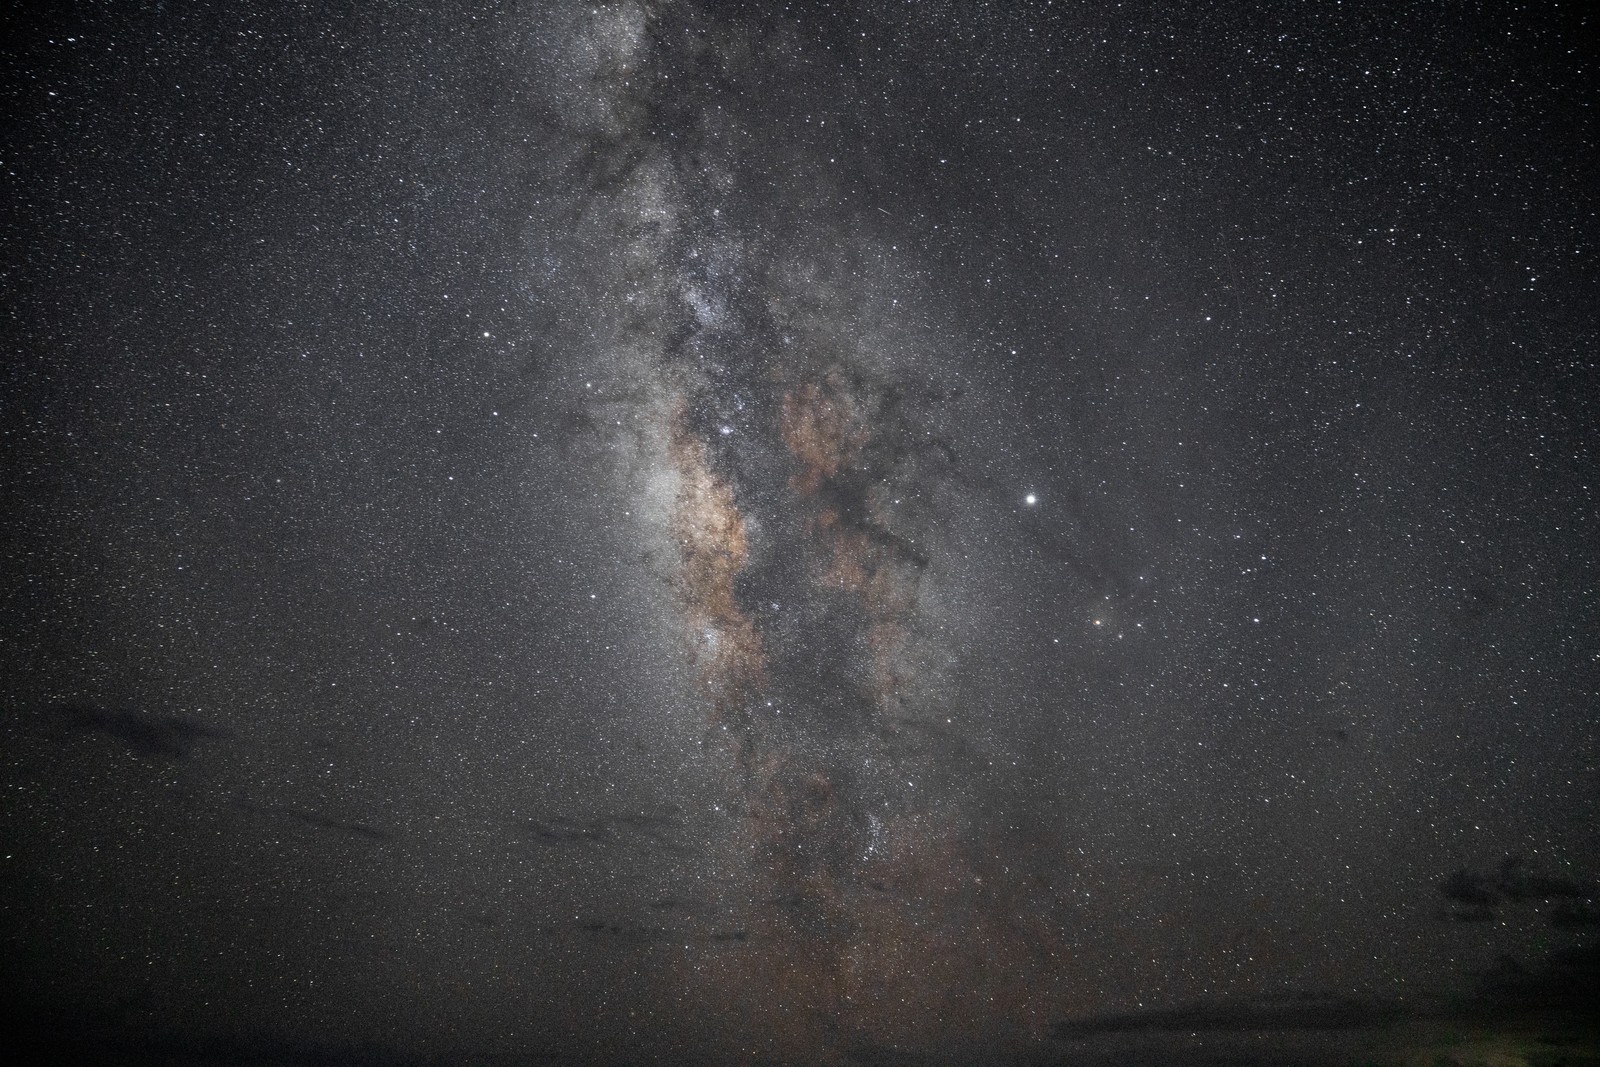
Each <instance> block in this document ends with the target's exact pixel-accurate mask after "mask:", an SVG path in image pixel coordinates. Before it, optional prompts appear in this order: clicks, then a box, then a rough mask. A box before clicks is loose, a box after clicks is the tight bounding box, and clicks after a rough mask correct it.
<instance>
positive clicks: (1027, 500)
mask: <svg viewBox="0 0 1600 1067" xmlns="http://www.w3.org/2000/svg"><path fill="white" fill-rule="evenodd" d="M1022 502H1023V503H1024V504H1026V505H1028V506H1029V507H1030V508H1031V507H1033V505H1035V504H1037V503H1038V502H1039V498H1038V497H1037V496H1035V495H1034V494H1032V493H1029V494H1028V495H1027V496H1025V497H1023V498H1022Z"/></svg>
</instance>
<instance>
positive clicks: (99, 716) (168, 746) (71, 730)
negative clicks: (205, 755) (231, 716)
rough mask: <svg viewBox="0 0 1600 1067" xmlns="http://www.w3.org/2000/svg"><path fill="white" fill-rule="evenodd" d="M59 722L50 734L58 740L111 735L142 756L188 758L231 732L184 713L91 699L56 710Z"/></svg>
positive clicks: (55, 715)
mask: <svg viewBox="0 0 1600 1067" xmlns="http://www.w3.org/2000/svg"><path fill="white" fill-rule="evenodd" d="M53 713H54V717H55V721H54V723H53V724H52V728H51V730H50V733H49V736H51V737H52V738H53V739H54V740H57V741H62V742H66V741H70V740H72V739H73V738H76V737H82V736H94V735H98V736H101V737H110V738H113V739H115V740H118V741H121V742H122V743H123V744H125V745H127V746H128V748H130V749H132V750H133V751H134V752H137V753H139V754H140V755H142V756H161V757H165V758H167V759H175V760H186V759H189V758H190V757H191V756H192V755H193V753H194V749H195V746H196V745H197V744H199V742H201V741H206V740H212V739H216V738H223V737H227V736H228V735H227V733H225V732H224V731H222V730H218V729H216V728H214V727H211V726H207V725H205V724H203V723H201V722H198V721H196V720H194V719H191V718H187V717H185V716H182V715H150V714H147V713H145V712H142V711H137V710H134V709H131V708H120V707H108V706H106V705H102V704H95V703H92V702H90V701H77V702H72V703H67V704H62V705H60V706H59V707H57V708H55V709H53Z"/></svg>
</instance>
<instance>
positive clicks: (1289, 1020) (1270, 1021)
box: [1055, 993, 1400, 1039]
mask: <svg viewBox="0 0 1600 1067" xmlns="http://www.w3.org/2000/svg"><path fill="white" fill-rule="evenodd" d="M1399 1014H1400V1011H1399V1008H1398V1006H1397V1005H1394V1004H1391V1003H1388V1002H1384V1001H1369V1000H1358V999H1355V998H1351V997H1339V996H1331V995H1326V994H1320V993H1295V994H1288V995H1285V996H1281V997H1262V998H1258V999H1253V1000H1225V1001H1201V1002H1197V1003H1194V1004H1188V1005H1183V1006H1179V1007H1175V1008H1160V1009H1155V1010H1151V1011H1141V1012H1126V1013H1120V1014H1111V1015H1097V1016H1091V1017H1089V1018H1085V1019H1072V1020H1067V1021H1065V1022H1061V1023H1058V1024H1057V1025H1056V1028H1055V1035H1056V1036H1057V1037H1059V1038H1065V1039H1083V1038H1090V1037H1101V1036H1104V1035H1108V1034H1139V1033H1165V1032H1183V1033H1200V1032H1207V1031H1240V1030H1357V1029H1365V1028H1367V1027H1373V1026H1381V1025H1384V1024H1386V1023H1388V1022H1391V1021H1393V1020H1394V1019H1396V1018H1397V1017H1398V1016H1399Z"/></svg>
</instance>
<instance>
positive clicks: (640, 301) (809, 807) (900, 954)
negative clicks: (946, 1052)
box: [562, 5, 1059, 1059]
mask: <svg viewBox="0 0 1600 1067" xmlns="http://www.w3.org/2000/svg"><path fill="white" fill-rule="evenodd" d="M575 18H576V20H577V21H576V24H574V25H569V26H566V27H564V32H565V33H567V34H568V35H569V36H568V38H567V40H568V41H569V42H571V47H572V49H573V51H572V53H571V54H572V55H573V56H574V57H575V58H574V60H573V61H574V63H575V64H577V63H578V62H579V61H581V63H582V64H583V68H582V69H575V70H573V71H572V72H571V73H570V74H569V77H570V78H572V79H573V80H574V81H579V82H580V84H581V80H582V79H587V85H588V88H589V89H590V90H591V91H592V92H593V96H592V97H591V98H590V99H589V101H588V104H587V107H586V108H585V109H584V110H583V111H582V112H581V113H579V112H578V111H577V109H573V110H569V111H568V112H566V113H565V114H564V115H563V116H562V122H563V124H564V126H565V128H566V129H567V131H568V133H569V135H570V136H572V137H573V138H574V142H575V145H576V147H575V148H574V150H573V151H572V153H571V156H570V161H571V162H570V164H569V165H570V166H572V167H574V168H576V169H577V170H578V171H579V173H580V174H581V181H582V183H583V184H584V185H586V186H587V187H588V188H589V189H590V190H591V192H590V193H589V195H588V196H587V197H586V198H585V199H584V200H583V202H582V204H581V206H580V210H581V211H582V212H584V213H587V214H589V215H591V217H593V218H595V219H597V220H600V221H598V222H597V223H596V224H595V233H594V238H593V239H594V240H595V241H596V242H597V243H599V244H602V245H603V246H604V249H605V250H604V252H603V253H602V258H603V259H604V260H606V261H608V262H609V263H611V264H612V266H610V267H608V268H606V269H604V270H603V271H602V272H601V274H600V278H599V284H600V285H601V287H602V288H603V291H604V293H605V296H604V298H603V300H602V301H600V302H599V303H598V306H597V308H596V311H595V314H596V318H597V321H598V323H600V329H602V330H605V331H608V332H609V334H610V336H612V337H613V338H614V341H613V345H614V346H615V347H614V348H611V347H601V348H598V349H595V350H591V351H589V352H587V353H586V354H585V358H586V359H588V360H591V361H592V363H591V364H589V365H592V366H595V367H597V368H599V371H598V372H599V373H604V374H606V375H607V376H608V377H609V378H611V379H621V380H628V381H630V382H631V383H632V384H633V385H635V386H637V387H638V388H639V389H640V392H639V394H638V395H637V396H636V397H635V399H634V401H633V402H632V403H633V404H634V407H633V408H632V409H631V410H630V411H629V414H628V418H627V419H626V420H625V421H626V423H627V424H628V425H630V426H633V427H635V428H636V429H635V433H636V434H637V435H638V437H639V439H640V440H639V443H637V444H636V445H635V446H634V448H633V449H632V450H631V452H632V454H634V455H636V456H637V457H638V458H637V460H636V462H637V463H639V464H641V465H643V466H644V467H645V468H646V470H647V471H649V472H653V475H652V476H653V478H654V480H655V481H657V482H659V483H661V484H663V485H665V486H667V487H668V488H666V489H664V490H663V492H664V501H663V503H664V506H662V507H659V508H656V509H654V510H650V509H646V510H645V511H643V512H642V513H641V516H640V518H641V526H640V528H639V530H638V536H639V538H640V540H641V543H644V544H651V543H653V542H659V541H661V540H663V539H666V540H669V541H670V546H667V547H666V548H665V550H664V551H662V552H661V553H660V556H659V562H658V565H659V566H660V568H661V572H662V574H663V577H664V580H665V581H666V582H667V583H668V584H669V585H670V587H671V589H672V591H673V594H674V597H673V602H672V605H673V608H674V609H675V614H674V615H673V617H672V619H671V620H670V624H671V628H672V629H673V630H674V632H675V633H676V635H677V644H678V650H679V653H680V655H681V656H682V657H684V658H686V659H687V660H689V661H691V662H692V663H693V665H694V670H695V674H696V678H697V686H696V694H697V697H698V705H697V707H698V712H697V713H698V714H699V715H701V716H703V724H704V743H705V744H706V745H708V746H710V748H711V749H712V750H713V752H714V754H715V757H714V758H716V759H718V760H720V761H722V762H723V763H724V765H725V770H726V776H727V777H726V781H727V789H728V797H729V800H728V803H729V807H730V809H731V810H732V812H733V813H734V815H735V818H736V819H737V826H736V828H735V830H734V831H733V832H732V834H731V835H730V836H729V838H728V839H727V840H726V841H725V842H724V846H723V847H724V848H725V849H726V850H727V852H728V855H727V857H726V859H727V860H730V861H731V862H732V864H733V867H734V869H735V870H737V871H738V877H737V882H736V885H737V891H736V892H732V893H726V892H725V893H724V894H723V895H724V896H726V897H728V898H729V899H723V900H720V901H718V905H719V906H721V907H724V908H727V909H728V912H729V914H730V917H731V918H732V919H734V920H736V924H737V925H738V926H739V927H740V930H741V934H742V936H741V938H740V940H741V941H742V942H744V943H743V944H742V945H739V946H736V947H734V948H733V949H732V950H729V951H724V952H722V953H720V954H719V955H718V956H717V957H716V958H715V959H714V960H712V961H710V962H706V961H700V962H698V963H697V964H696V965H695V967H694V968H693V971H694V973H693V974H691V975H687V976H685V980H687V981H688V983H689V985H690V987H691V988H693V989H694V990H695V992H696V995H697V996H699V997H701V998H703V1004H702V1006H701V1009H700V1010H701V1011H707V1012H710V1013H711V1014H712V1015H713V1016H716V1015H717V1014H718V1013H719V1012H720V1011H721V1010H722V1009H724V1008H725V1007H726V1006H727V1005H729V1004H732V1005H734V1010H733V1011H732V1013H731V1014H730V1015H728V1016H727V1017H726V1018H725V1019H724V1022H725V1024H726V1025H728V1027H729V1034H728V1037H729V1040H731V1041H734V1042H735V1044H736V1045H737V1046H738V1047H745V1046H744V1044H743V1043H749V1042H752V1041H753V1042H754V1044H753V1045H750V1046H749V1047H750V1048H752V1049H761V1050H762V1051H764V1052H767V1053H774V1054H780V1055H784V1056H789V1057H798V1058H802V1059H813V1058H818V1057H826V1056H829V1055H837V1054H839V1053H840V1052H841V1051H842V1050H845V1049H848V1048H851V1047H854V1046H856V1045H859V1044H861V1043H867V1044H873V1043H879V1042H892V1041H907V1040H910V1041H913V1042H916V1041H926V1040H928V1039H929V1037H930V1036H931V1037H932V1038H933V1040H935V1041H939V1040H945V1039H948V1038H949V1037H951V1035H952V1034H954V1033H959V1032H961V1031H962V1030H963V1029H964V1028H966V1027H968V1026H970V1025H971V1023H972V1022H973V1021H974V1020H975V1019H976V1018H979V1017H983V1018H986V1019H988V1020H989V1022H990V1024H991V1026H993V1025H996V1024H998V1025H999V1026H1000V1027H1001V1029H1003V1027H1004V1026H1005V1025H1012V1026H1015V1027H1019V1028H1020V1029H1021V1030H1022V1031H1025V1030H1026V1029H1027V1023H1028V1021H1029V1020H1030V1018H1031V1019H1032V1020H1033V1021H1034V1022H1035V1024H1036V1025H1035V1030H1034V1033H1033V1034H1032V1036H1034V1037H1038V1036H1040V1032H1041V1031H1039V1030H1038V1028H1037V1027H1038V1026H1039V1025H1042V1024H1041V1023H1039V1022H1038V1021H1039V1020H1041V1019H1043V1018H1044V1016H1043V1015H1039V1014H1037V1013H1032V1014H1030V1012H1029V1010H1028V1009H1029V1007H1030V1004H1031V1002H1032V1000H1033V999H1035V998H1041V997H1042V998H1048V997H1050V996H1052V994H1053V989H1052V985H1051V983H1050V982H1049V981H1048V980H1044V979H1043V977H1042V976H1043V975H1044V974H1045V973H1046V972H1047V971H1049V970H1051V969H1052V957H1053V956H1054V955H1055V953H1054V951H1053V948H1052V944H1053V941H1054V940H1055V939H1056V935H1055V934H1054V933H1053V931H1051V930H1050V929H1048V925H1049V924H1048V922H1047V921H1044V920H1042V918H1041V916H1044V915H1047V914H1048V911H1049V908H1048V907H1047V906H1046V907H1041V906H1039V905H1040V902H1039V901H1037V900H1033V899H1031V898H1030V893H1031V892H1034V891H1035V890H1036V888H1037V887H1031V888H1030V886H1028V885H1027V884H1026V879H1025V878H1024V877H1023V874H1022V872H1021V871H1011V870H1009V869H1007V868H1005V867H1004V866H1003V865H1002V864H1000V863H999V861H998V860H997V859H996V858H995V854H994V850H993V849H992V848H991V847H989V844H988V843H987V842H985V841H984V840H983V838H984V836H985V835H984V833H982V832H973V829H972V827H971V826H970V825H969V822H970V818H971V815H972V813H971V812H969V811H968V810H966V804H965V803H964V802H963V799H962V798H963V791H962V790H961V789H959V788H952V786H953V785H954V783H956V782H959V780H960V779H961V777H962V775H963V773H964V772H966V773H972V772H973V771H974V770H975V768H976V764H975V763H974V761H975V759H976V756H975V755H974V754H973V753H972V752H971V751H970V747H971V746H970V744H969V743H968V742H966V741H964V740H962V739H963V738H966V737H969V736H970V735H971V734H972V733H973V731H974V727H973V725H972V723H971V722H970V720H971V719H972V718H973V717H974V715H975V714H983V713H985V712H984V709H980V708H974V707H970V706H967V705H966V704H964V703H963V702H961V701H958V700H956V699H953V697H952V694H951V692H950V691H949V689H948V688H947V686H946V684H945V679H944V678H943V676H942V675H943V672H944V671H945V669H946V665H947V663H948V662H949V661H950V660H951V649H950V647H949V642H950V639H951V635H952V632H965V631H967V630H969V629H970V622H971V621H972V620H971V619H969V620H967V624H966V625H963V624H961V623H959V622H953V621H951V620H949V619H946V618H945V617H944V616H945V615H946V614H947V613H950V612H957V613H959V612H961V611H962V605H961V604H959V603H951V602H950V599H951V597H952V596H955V595H959V590H960V589H961V588H963V587H964V586H966V585H969V584H971V583H973V582H982V581H984V580H985V575H984V574H983V573H981V568H980V570H979V571H978V572H974V570H973V567H972V565H971V564H970V563H967V562H966V561H963V560H959V559H955V560H952V559H949V558H941V557H940V555H939V548H940V541H939V537H940V533H939V531H938V530H937V529H936V527H937V512H938V510H939V507H940V505H941V504H946V505H948V504H950V503H951V501H952V500H953V499H954V498H956V497H959V496H960V495H961V494H963V493H970V492H972V491H973V490H974V488H975V487H974V483H973V480H972V478H971V476H970V475H969V473H968V472H966V471H964V470H963V467H962V463H961V457H960V456H959V455H958V454H957V452H956V449H955V448H954V447H953V446H952V445H951V443H950V442H949V439H948V430H947V427H946V423H947V421H948V418H949V415H948V412H949V410H950V409H951V408H952V407H954V406H957V405H961V404H964V403H966V402H967V401H966V399H965V398H963V397H962V396H961V394H962V393H963V392H964V391H966V390H967V389H969V388H970V387H969V385H968V383H966V382H965V381H964V380H963V379H962V377H961V375H960V372H959V371H958V369H957V363H956V359H955V353H954V352H953V350H952V349H953V345H954V344H959V341H956V342H952V340H951V339H949V338H936V337H933V336H931V331H926V330H918V329H917V328H916V326H917V320H916V318H915V316H916V315H917V313H918V312H917V305H919V304H921V305H925V304H926V303H927V302H928V301H929V299H930V294H929V293H927V292H926V291H923V290H922V289H921V287H919V286H915V285H912V286H908V287H906V288H903V289H900V290H899V292H900V293H901V296H900V297H898V298H895V297H888V296H883V297H881V298H880V297H879V296H878V295H877V294H878V293H881V292H887V291H888V289H887V287H884V288H883V289H880V288H879V287H878V286H876V285H874V281H875V279H874V278H873V274H874V272H875V271H876V270H882V269H884V266H885V264H884V262H883V261H885V260H889V259H890V258H891V257H897V258H901V259H905V258H908V257H903V256H898V253H899V249H898V248H897V247H893V242H892V238H891V237H886V236H883V235H881V234H879V235H875V234H874V232H873V231H874V230H876V229H881V227H876V226H872V225H868V224H867V220H864V219H863V220H861V222H862V226H861V228H860V230H859V231H858V230H857V229H856V228H855V227H853V226H852V225H851V224H850V223H849V222H848V221H847V219H846V220H840V221H839V222H838V223H837V224H835V225H834V226H830V227H829V228H827V230H825V231H824V232H821V233H817V232H808V230H814V225H808V222H807V221H806V220H807V219H809V217H810V216H808V215H807V216H800V217H796V216H795V214H794V205H792V204H788V203H786V202H785V199H784V198H785V196H786V195H792V190H788V189H785V188H783V187H782V186H781V185H780V184H779V183H778V182H777V181H775V180H774V178H773V175H774V174H775V173H777V172H779V171H781V170H782V168H783V167H784V165H785V163H786V162H789V163H791V164H792V163H793V160H788V161H786V160H784V159H783V158H781V157H780V154H779V153H778V152H777V151H776V150H775V149H774V147H773V146H774V145H775V144H786V143H787V142H785V141H783V140H781V139H779V138H778V137H776V136H775V131H773V130H772V129H770V128H763V127H762V125H761V124H762V123H770V121H771V120H770V119H768V118H766V117H765V116H761V115H755V114H750V113H749V112H748V110H747V109H742V108H741V107H740V106H739V103H738V101H739V100H740V99H741V95H742V89H741V83H742V82H750V81H752V80H753V79H754V78H755V77H756V74H757V72H759V71H761V70H762V68H763V67H764V66H765V65H767V64H770V63H772V62H774V59H775V57H777V56H784V57H785V58H784V59H782V60H781V62H783V63H784V64H785V65H786V66H787V67H789V68H790V69H791V76H792V77H794V78H796V79H797V81H798V80H799V79H801V78H802V77H803V71H802V70H801V66H802V65H801V64H800V63H797V62H796V60H795V58H794V56H793V54H792V52H791V51H789V50H788V49H792V47H793V45H794V44H795V41H794V40H793V38H792V37H789V38H785V37H784V36H783V35H781V34H770V33H761V32H756V31H752V30H750V29H748V28H736V27H732V26H729V25H726V24H719V23H716V22H712V21H710V20H707V19H705V18H702V17H698V16H697V13H696V12H695V11H694V9H692V8H689V7H685V6H675V5H668V6H664V7H661V8H650V9H646V8H636V7H633V6H630V5H622V6H620V7H614V8H609V9H606V10H605V11H603V12H597V13H595V14H593V15H584V16H576V17H575ZM785 46H787V48H786V47H785ZM807 58H809V57H807ZM691 76H692V77H693V78H694V79H695V82H696V84H699V85H705V84H707V83H709V84H711V85H714V86H721V87H722V91H721V92H717V93H707V92H705V91H703V90H702V91H691V92H687V93H685V92H682V91H679V89H678V88H677V86H678V85H679V84H681V83H683V82H684V81H686V80H687V79H689V78H690V77H691ZM768 76H769V77H771V76H772V75H771V74H770V72H768ZM574 91H575V92H581V91H582V90H581V89H576V90H574ZM811 162H813V163H816V162H818V161H816V160H812V161H811ZM817 193H818V195H822V191H817ZM875 261H877V262H875ZM619 421H622V420H619ZM641 426H642V428H640V427H641ZM668 500H669V501H670V502H666V501H668ZM941 587H943V588H941ZM979 613H980V609H978V608H977V607H974V608H973V614H974V616H976V615H977V614H979ZM967 651H971V650H970V649H969V650H967ZM639 684H641V685H643V686H646V687H650V686H652V685H658V684H659V681H658V680H655V679H650V678H641V679H639ZM958 720H959V725H957V722H958ZM980 732H981V728H980ZM702 799H704V798H702ZM984 825H985V826H987V822H985V824H984ZM1057 969H1059V968H1057ZM752 1019H755V1020H759V1021H758V1022H757V1023H756V1026H755V1033H758V1034H762V1035H765V1036H764V1037H755V1036H753V1033H752V1030H751V1029H750V1023H751V1020H752ZM930 1019H932V1020H943V1021H942V1022H930ZM930 1027H931V1028H932V1029H930ZM1001 1029H995V1030H992V1031H991V1032H992V1033H999V1032H1001Z"/></svg>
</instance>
